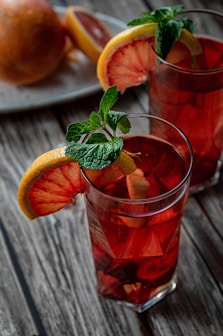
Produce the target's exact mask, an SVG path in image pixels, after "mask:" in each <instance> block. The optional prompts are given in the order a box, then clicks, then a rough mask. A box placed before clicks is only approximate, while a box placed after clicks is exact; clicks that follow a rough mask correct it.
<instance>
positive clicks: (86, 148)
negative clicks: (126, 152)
mask: <svg viewBox="0 0 223 336" xmlns="http://www.w3.org/2000/svg"><path fill="white" fill-rule="evenodd" d="M122 146H123V141H122V139H121V138H117V137H115V138H113V139H112V141H107V142H103V143H83V144H77V143H75V142H72V143H69V145H68V146H67V148H66V151H65V153H66V155H67V156H69V157H72V158H74V159H75V160H76V161H78V162H79V163H80V165H81V166H82V167H84V168H90V169H102V168H104V167H106V166H108V165H110V164H111V163H112V162H113V161H115V159H116V158H117V157H118V156H119V155H120V153H121V150H122Z"/></svg>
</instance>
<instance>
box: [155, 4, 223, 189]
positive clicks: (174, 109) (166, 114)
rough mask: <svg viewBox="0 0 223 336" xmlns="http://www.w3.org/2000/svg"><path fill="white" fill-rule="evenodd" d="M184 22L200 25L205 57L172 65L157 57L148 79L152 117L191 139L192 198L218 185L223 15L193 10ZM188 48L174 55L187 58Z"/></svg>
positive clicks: (222, 114)
mask: <svg viewBox="0 0 223 336" xmlns="http://www.w3.org/2000/svg"><path fill="white" fill-rule="evenodd" d="M182 16H184V17H185V16H186V17H188V18H190V19H191V20H192V21H193V22H194V23H195V24H196V30H195V32H194V36H195V37H196V38H197V39H198V41H199V42H200V45H201V48H202V49H201V50H202V52H201V54H200V55H197V56H194V57H191V56H190V54H188V53H187V54H185V55H187V57H183V59H181V60H180V61H177V63H175V62H174V64H173V63H170V62H167V61H165V60H163V59H161V58H159V57H157V67H156V68H155V70H154V71H151V73H150V74H149V105H150V114H152V115H156V116H160V117H162V118H164V119H166V120H169V121H170V122H172V123H173V124H175V125H176V126H177V127H179V128H180V129H181V130H183V132H184V133H185V134H186V135H187V137H188V138H189V140H190V142H191V144H192V148H193V151H194V167H193V172H192V177H191V192H192V193H193V192H197V191H200V190H203V189H205V188H206V187H209V186H212V185H214V184H216V183H217V182H218V180H219V174H220V168H221V161H222V149H223V39H222V33H223V31H222V27H223V14H221V13H218V12H215V11H212V10H205V9H193V10H185V11H183V12H182V14H181V15H178V16H177V17H176V18H182ZM188 43H189V41H188ZM184 48H185V47H184V46H183V44H181V45H179V48H178V49H176V50H178V51H179V50H180V51H181V52H182V53H183V51H184ZM191 48H193V46H192V45H191ZM185 49H187V48H185ZM187 50H188V49H187Z"/></svg>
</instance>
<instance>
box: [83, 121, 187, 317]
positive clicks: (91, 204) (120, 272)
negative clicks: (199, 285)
mask: <svg viewBox="0 0 223 336" xmlns="http://www.w3.org/2000/svg"><path fill="white" fill-rule="evenodd" d="M128 118H129V121H130V122H131V131H130V133H129V134H128V135H125V136H124V137H123V141H124V150H126V151H127V152H128V153H130V152H131V153H132V154H131V155H132V156H133V157H134V158H135V163H136V165H137V177H136V180H135V183H137V184H138V183H140V185H141V186H142V185H144V184H145V181H146V185H147V187H148V188H147V190H146V192H145V191H143V194H142V193H141V189H140V191H139V190H138V192H139V194H137V193H136V194H135V197H134V193H133V194H132V193H130V191H131V188H130V187H129V185H128V181H129V179H130V178H131V177H132V174H130V175H129V176H127V177H125V176H122V177H119V178H118V179H117V180H116V181H110V182H108V183H107V184H106V185H104V186H101V187H100V188H99V187H97V186H95V185H93V184H92V182H91V181H90V180H89V179H88V177H87V176H86V174H84V173H83V174H84V176H85V179H86V181H87V185H88V187H87V191H86V194H85V201H86V209H87V217H88V224H89V230H90V237H91V244H92V251H93V258H94V264H95V270H96V277H97V286H98V292H99V294H100V295H101V296H103V297H104V298H108V299H112V300H115V301H116V302H118V303H120V304H122V305H125V306H128V307H131V308H133V309H134V310H136V311H138V312H142V311H144V310H146V309H148V308H149V307H151V306H152V305H154V304H155V303H157V302H158V301H160V300H161V299H163V298H164V297H165V296H166V295H167V294H168V293H170V292H172V291H173V290H174V289H175V287H176V282H177V277H176V266H177V260H178V251H179V239H180V223H181V217H182V214H183V210H184V207H185V204H186V200H187V197H188V190H189V185H190V174H191V169H192V163H193V153H192V149H191V146H190V143H189V141H188V139H187V138H186V136H185V135H184V134H183V133H182V132H181V131H180V130H179V129H178V128H177V127H176V126H174V125H172V124H171V123H169V122H168V121H165V120H162V119H161V118H158V117H154V116H151V115H148V114H146V115H139V114H136V115H135V114H132V115H129V116H128ZM108 169H112V167H111V166H110V167H109V168H108ZM134 173H136V172H134ZM134 173H133V174H134ZM107 176H108V174H107ZM142 180H143V183H142ZM130 186H131V185H130ZM132 187H133V186H132ZM132 195H133V196H132ZM142 195H143V198H142Z"/></svg>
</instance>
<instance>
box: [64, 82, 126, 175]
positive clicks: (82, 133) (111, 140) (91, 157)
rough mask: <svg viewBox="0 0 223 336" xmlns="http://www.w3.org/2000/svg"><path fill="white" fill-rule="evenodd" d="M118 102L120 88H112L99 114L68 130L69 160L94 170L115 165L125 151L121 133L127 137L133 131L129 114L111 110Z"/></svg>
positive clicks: (66, 152) (105, 95) (69, 127)
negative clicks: (119, 132) (114, 162)
mask: <svg viewBox="0 0 223 336" xmlns="http://www.w3.org/2000/svg"><path fill="white" fill-rule="evenodd" d="M117 99H118V91H117V87H116V86H112V87H110V88H108V90H107V91H106V92H105V93H104V95H103V97H102V99H101V101H100V104H99V110H98V112H92V113H91V114H90V116H89V119H87V120H84V121H82V122H80V123H74V124H70V125H69V126H68V129H67V133H66V139H67V141H68V146H67V148H66V151H65V154H66V156H69V157H72V158H73V159H75V160H76V161H78V162H79V163H80V165H81V166H82V167H84V168H90V169H102V168H104V167H106V166H108V165H110V164H111V163H112V162H113V161H115V159H116V158H117V157H118V156H119V155H120V153H121V150H122V147H123V141H122V139H121V138H119V137H118V136H117V132H116V131H117V129H119V130H120V131H121V132H122V133H123V134H125V133H128V132H129V129H130V123H129V120H128V119H127V117H126V113H124V112H116V111H113V110H111V108H112V107H113V105H114V104H115V103H116V101H117Z"/></svg>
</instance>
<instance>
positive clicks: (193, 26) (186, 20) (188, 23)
mask: <svg viewBox="0 0 223 336" xmlns="http://www.w3.org/2000/svg"><path fill="white" fill-rule="evenodd" d="M181 22H182V23H183V28H185V29H187V30H189V32H191V33H193V32H194V31H195V30H196V28H197V25H196V23H194V22H193V21H192V20H191V19H189V18H187V17H183V18H182V19H181Z"/></svg>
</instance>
